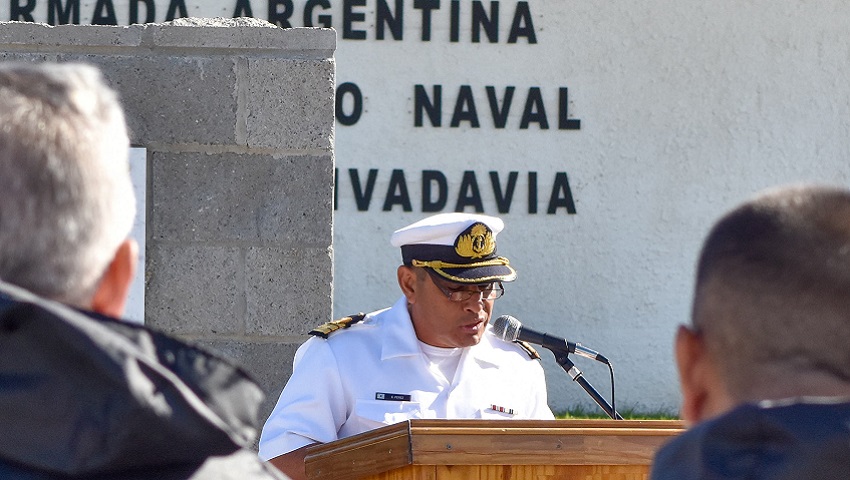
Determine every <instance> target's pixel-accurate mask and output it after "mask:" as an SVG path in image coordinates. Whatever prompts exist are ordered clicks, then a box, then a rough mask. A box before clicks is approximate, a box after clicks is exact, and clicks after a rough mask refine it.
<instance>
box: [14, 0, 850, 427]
mask: <svg viewBox="0 0 850 480" xmlns="http://www.w3.org/2000/svg"><path fill="white" fill-rule="evenodd" d="M113 3H114V5H115V10H116V16H117V18H118V22H119V23H125V22H126V19H127V18H128V6H127V5H128V2H126V1H115V2H113ZM155 3H156V6H157V11H156V18H155V21H163V20H165V12H166V10H167V8H168V5H169V1H162V0H157V1H156V2H155ZM237 3H239V2H237V0H217V1H205V2H201V1H200V0H196V1H189V0H187V1H186V2H185V5H186V6H187V10H188V13H189V14H190V15H201V16H217V15H225V16H230V15H232V14H233V12H234V11H235V6H236V5H237ZM245 3H247V4H250V5H251V7H252V10H253V11H252V13H253V14H254V16H256V17H259V18H269V13H268V11H267V5H268V2H266V1H262V2H261V1H257V0H253V1H251V2H242V4H243V5H244V4H245ZM284 3H285V2H281V3H280V4H279V5H280V6H281V8H282V6H283V4H284ZM306 3H307V2H306V1H305V0H293V1H292V4H293V15H292V16H291V18H290V20H291V22H292V25H293V26H303V25H304V22H303V21H302V15H303V13H304V7H305V5H306ZM355 3H357V1H356V0H355V1H349V2H344V1H342V0H327V1H326V3H325V4H323V5H326V6H327V10H323V8H324V7H323V6H322V5H320V6H318V7H317V8H316V10H314V11H313V15H312V18H313V21H314V22H318V21H319V19H318V15H320V14H321V15H330V17H331V24H332V26H333V27H335V28H336V29H337V31H338V38H339V45H338V49H337V54H336V62H337V83H338V85H341V84H344V83H353V84H356V86H357V88H358V89H359V91H360V92H361V93H362V95H363V104H362V109H363V110H362V115H361V116H360V118H359V120H358V121H357V122H356V123H354V124H353V125H350V126H345V125H342V124H340V123H338V124H337V129H336V155H337V158H336V161H337V166H338V168H339V169H340V176H339V179H338V201H339V203H338V205H339V206H338V210H337V211H336V216H335V226H334V228H335V239H334V250H335V279H334V280H335V281H334V288H335V292H334V309H335V314H336V315H337V316H341V315H344V314H348V313H352V312H356V311H369V310H372V309H376V308H381V307H384V306H388V305H390V304H391V303H392V302H393V301H394V300H395V299H396V298H397V296H398V295H399V290H398V287H397V286H396V284H395V269H396V266H397V265H398V263H399V262H400V254H399V253H398V252H397V251H395V250H394V249H393V248H392V247H391V246H390V245H389V236H390V234H391V233H392V231H393V230H394V229H396V228H399V227H401V226H404V225H406V224H408V223H410V222H412V221H415V220H417V219H419V218H421V217H423V216H424V215H426V213H423V212H422V211H421V199H420V192H421V185H420V184H419V183H420V182H419V178H420V174H421V171H422V170H438V171H440V172H442V173H443V174H445V176H446V178H447V179H448V180H449V194H448V199H449V200H448V205H447V208H446V210H452V209H453V204H454V201H455V200H456V199H457V197H458V190H459V184H460V179H461V177H462V174H463V172H464V171H466V170H471V171H474V172H475V174H476V177H477V180H478V185H479V187H480V189H481V198H482V202H483V205H484V210H485V213H489V214H496V213H497V211H496V207H495V200H494V196H493V193H492V189H491V188H490V183H489V179H488V172H490V171H496V172H498V173H499V175H500V177H501V178H502V180H503V181H504V179H505V178H506V177H507V175H508V173H509V172H511V171H517V172H519V174H520V175H519V180H518V183H517V186H516V193H515V199H514V202H513V205H512V207H511V209H510V212H509V213H506V214H504V215H502V217H503V218H504V219H505V222H506V224H507V229H506V231H505V232H503V233H502V234H501V235H500V236H499V250H500V252H501V253H503V254H505V255H507V256H508V257H509V258H511V260H512V263H513V264H514V265H515V266H516V268H517V270H518V271H519V274H520V276H519V279H518V280H517V282H515V283H514V284H512V285H510V287H509V290H508V293H507V294H506V296H505V297H504V298H503V299H501V300H499V301H498V303H497V307H496V312H495V315H500V314H503V313H509V314H512V315H514V316H516V317H517V318H519V319H520V320H521V321H523V322H524V324H526V325H528V326H530V327H532V328H535V329H538V330H544V331H548V332H549V333H552V334H558V335H561V336H565V337H567V338H568V339H569V340H571V341H579V342H582V343H584V344H586V345H588V346H590V347H592V348H595V349H597V350H599V351H601V352H603V353H604V354H605V355H607V356H608V357H609V358H610V359H611V360H612V361H613V363H614V365H615V366H616V386H617V405H618V406H619V408H621V409H622V408H626V407H632V408H637V409H638V410H657V409H667V410H675V409H676V408H677V405H678V401H679V396H678V385H677V381H676V376H675V369H674V367H673V363H672V335H673V332H674V330H675V327H676V325H677V324H678V323H680V322H684V321H687V319H688V316H689V304H690V300H691V288H692V282H693V280H692V277H693V270H694V264H695V260H696V256H697V253H698V250H699V246H700V243H701V241H702V238H703V237H704V235H705V233H706V232H707V230H708V229H709V227H710V226H711V223H712V222H713V221H714V220H716V219H717V218H718V217H719V216H720V215H721V214H722V213H723V212H724V211H725V210H727V209H728V208H730V207H732V206H733V205H735V204H737V203H739V202H740V201H742V200H743V199H745V198H746V197H748V196H750V195H751V194H753V193H754V192H755V191H757V190H759V189H761V188H764V187H767V186H772V185H776V184H779V183H786V182H797V181H827V182H831V183H837V184H843V185H847V184H848V178H850V167H848V160H847V151H848V149H850V138H848V131H850V128H848V127H850V89H848V85H850V67H848V63H850V37H848V36H847V35H846V25H847V24H848V21H850V4H847V3H845V2H842V1H837V0H826V1H821V2H806V1H802V0H789V1H785V2H772V1H767V0H749V1H730V0H719V1H715V2H696V1H687V2H674V1H663V0H648V1H645V2H640V3H638V4H635V3H623V2H603V1H595V0H582V1H576V0H531V1H529V2H527V3H524V2H519V1H516V0H499V1H498V2H494V3H491V2H489V1H487V2H483V3H482V5H483V6H484V7H485V9H488V11H489V8H490V6H491V5H492V4H498V5H499V10H500V22H499V27H498V32H499V41H498V43H490V42H489V41H488V40H487V39H486V38H485V39H483V40H482V41H481V42H479V43H473V42H472V41H471V38H470V37H471V28H470V12H471V8H472V7H471V5H472V2H471V1H469V0H464V1H463V2H461V3H458V5H459V6H460V16H459V26H460V28H459V34H460V35H459V41H458V42H451V41H449V38H450V32H449V30H450V28H451V25H452V15H451V13H450V12H451V7H452V3H453V2H451V1H450V0H442V1H441V2H440V4H441V8H440V9H439V10H432V13H431V26H432V28H431V40H430V41H422V39H421V31H422V28H421V26H422V18H423V15H422V10H417V9H415V8H414V2H413V0H404V1H403V10H404V24H403V25H404V26H403V39H401V40H393V39H392V36H391V35H390V32H389V30H386V31H385V34H386V37H387V39H385V40H378V39H376V33H375V32H376V30H375V25H376V14H375V11H376V7H377V6H378V5H379V3H380V2H379V0H363V1H362V2H359V3H363V4H364V5H363V6H360V5H356V4H355ZM388 3H390V4H391V5H390V6H391V7H393V8H394V5H395V4H394V1H393V2H388ZM523 3H524V4H525V5H527V6H528V8H529V12H530V18H531V20H532V23H533V28H534V33H535V36H536V43H534V44H529V42H528V39H527V37H520V39H519V41H518V43H516V44H508V43H506V39H507V35H508V32H509V31H510V26H511V21H512V19H513V16H514V12H515V10H516V8H517V6H518V5H520V4H523ZM47 4H48V2H47V0H35V12H36V14H37V16H39V15H40V16H41V18H36V20H39V19H40V20H42V21H44V19H45V18H46V15H47V14H46V13H44V12H46V9H47ZM94 4H95V2H94V1H82V2H81V11H82V12H83V18H82V20H81V22H82V23H88V22H90V21H91V13H89V14H88V15H89V16H88V17H86V16H85V15H86V12H87V11H88V12H91V11H92V10H93V8H94V7H93V5H94ZM346 5H348V6H349V8H350V12H351V13H352V14H354V15H355V17H349V18H353V21H351V22H349V25H348V27H350V30H355V31H363V32H365V37H366V38H365V39H363V40H354V39H349V38H345V33H344V32H345V29H346V25H345V22H344V16H345V15H344V10H345V8H346V7H345V6H346ZM142 8H143V7H142ZM8 9H9V4H8V3H6V4H2V5H0V18H9V10H8ZM280 11H281V10H280V9H278V14H279V13H280ZM39 12H42V13H39ZM360 14H362V15H363V17H362V19H360V18H359V17H356V15H360ZM87 18H88V19H87ZM415 85H424V86H425V88H426V90H427V91H428V92H429V93H431V92H432V86H433V85H441V86H442V88H443V115H442V124H443V126H442V127H439V128H436V127H432V126H430V123H429V122H427V121H426V122H425V126H422V127H416V126H414V117H415V112H414V110H415V109H414V99H413V98H414V88H415ZM462 85H469V86H470V88H471V92H472V94H473V98H474V101H475V106H476V108H477V112H478V116H479V119H480V127H479V128H472V127H471V125H470V122H461V124H460V126H459V127H457V128H452V127H449V126H448V125H449V123H450V120H451V117H452V112H453V110H454V106H455V101H456V99H457V96H458V92H459V90H460V88H461V86H462ZM486 86H493V87H495V88H496V92H497V93H498V95H499V96H501V95H502V94H503V92H504V91H505V87H507V86H514V87H516V93H515V98H514V102H513V104H512V107H511V111H510V115H509V117H508V121H507V126H506V128H504V129H497V128H495V127H494V125H493V122H492V120H491V118H490V116H489V113H488V112H489V106H488V101H487V95H486V90H485V87H486ZM531 87H539V89H540V92H541V95H542V99H543V101H544V106H545V108H546V110H547V116H548V120H549V122H550V128H549V129H548V130H542V129H541V128H539V124H534V123H533V124H531V126H530V128H528V129H526V130H522V129H520V128H518V124H519V122H520V117H521V114H522V107H523V105H524V102H525V99H526V96H527V94H528V91H529V88H531ZM561 87H567V88H568V89H569V106H568V112H569V117H570V118H571V119H580V120H581V128H580V129H579V130H559V129H558V128H557V114H556V110H557V107H558V100H557V99H558V92H559V89H560V88H561ZM344 100H345V101H344V102H343V109H342V110H343V113H346V114H350V112H351V111H352V109H353V105H352V103H351V97H350V96H345V97H344ZM466 107H467V110H468V107H469V105H468V104H466ZM352 168H353V169H358V171H359V173H360V178H361V180H364V181H365V176H366V174H367V171H368V170H369V169H372V168H374V169H378V172H379V173H378V178H377V182H376V185H375V187H374V194H373V198H372V201H371V205H370V208H369V209H368V210H367V211H358V210H357V207H356V204H355V200H354V195H353V193H352V185H351V182H350V180H349V177H348V173H347V172H348V169H352ZM393 169H400V170H402V171H403V172H404V174H405V176H406V180H407V183H406V184H407V187H408V188H409V192H410V198H411V203H412V205H411V206H412V211H410V212H405V211H402V208H401V207H400V206H395V207H394V208H392V209H391V211H388V212H385V211H383V210H382V208H381V207H382V204H383V202H384V197H385V194H386V191H387V187H388V185H389V178H390V173H391V171H392V170H393ZM527 172H536V173H537V176H538V190H539V191H538V196H539V198H538V213H536V214H530V213H528V202H527V200H526V195H527V194H526V192H527V190H528V188H527ZM558 172H565V173H566V174H567V175H568V178H569V185H570V187H571V192H572V195H573V198H574V201H575V207H576V214H574V215H571V214H567V213H566V211H565V209H564V208H561V209H558V211H557V213H556V214H554V215H549V214H546V206H547V202H548V197H549V192H550V189H551V187H552V180H553V178H554V177H555V174H556V173H558ZM467 211H469V210H467ZM544 362H545V365H546V368H547V373H548V380H549V389H550V397H551V404H552V406H553V408H554V409H556V410H562V409H565V408H567V407H568V406H572V405H576V404H581V405H586V406H589V407H593V404H592V402H591V401H590V399H589V398H588V397H587V395H585V393H584V392H583V391H582V390H581V389H580V388H579V387H578V386H577V385H574V384H573V382H572V381H570V379H569V377H568V376H567V375H566V374H565V373H564V372H562V371H560V369H559V367H557V365H555V363H554V361H553V360H552V359H551V356H548V355H547V356H544ZM576 364H577V365H578V367H579V368H580V369H582V370H583V371H584V373H585V377H586V378H587V379H588V380H589V381H590V382H591V383H592V384H594V385H595V386H596V387H597V389H598V390H600V392H601V393H602V394H603V395H605V396H606V397H607V398H610V390H609V382H608V377H607V372H606V371H605V370H604V368H603V367H602V366H600V365H597V364H594V363H592V362H591V361H589V360H585V359H581V358H579V359H577V360H576Z"/></svg>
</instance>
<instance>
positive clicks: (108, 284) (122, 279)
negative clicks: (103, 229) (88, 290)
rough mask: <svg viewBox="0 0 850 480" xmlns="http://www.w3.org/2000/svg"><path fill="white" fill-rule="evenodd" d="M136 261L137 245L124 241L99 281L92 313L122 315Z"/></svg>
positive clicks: (137, 258) (130, 240) (137, 259)
mask: <svg viewBox="0 0 850 480" xmlns="http://www.w3.org/2000/svg"><path fill="white" fill-rule="evenodd" d="M138 261H139V245H138V244H137V243H136V241H135V240H133V239H131V238H128V239H126V240H124V242H122V243H121V245H120V246H119V247H118V250H116V251H115V256H114V257H113V258H112V262H110V263H109V266H108V267H107V268H106V272H104V274H103V277H102V278H101V279H100V283H99V284H98V286H97V290H96V291H95V293H94V296H93V297H92V302H91V309H92V311H94V312H97V313H100V314H103V315H108V316H110V317H115V318H119V317H121V315H123V314H124V307H125V306H126V304H127V296H128V295H129V294H130V284H132V283H133V275H134V274H135V273H136V264H137V263H138Z"/></svg>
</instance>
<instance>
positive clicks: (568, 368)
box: [550, 349, 623, 420]
mask: <svg viewBox="0 0 850 480" xmlns="http://www.w3.org/2000/svg"><path fill="white" fill-rule="evenodd" d="M550 351H551V352H552V353H553V354H554V355H555V361H556V362H558V365H560V366H561V368H563V369H564V371H565V372H567V374H568V375H569V376H570V377H571V378H572V379H573V381H574V382H576V383H578V384H579V385H581V388H583V389H584V391H585V392H587V394H588V395H590V398H592V399H593V401H595V402H596V404H597V405H599V406H600V407H601V408H602V410H604V411H605V413H606V414H608V416H609V417H611V418H612V419H614V420H622V419H623V417H621V416H620V414H619V413H617V412H616V411H615V410H614V407H612V406H611V404H610V403H608V401H607V400H605V398H603V397H602V395H600V394H599V392H597V391H596V389H595V388H593V385H591V384H590V382H588V381H587V380H585V378H584V375H582V373H581V370H579V369H578V368H577V367H576V366H575V364H574V363H573V361H572V360H570V354H569V352H567V351H566V350H559V351H555V350H554V349H550Z"/></svg>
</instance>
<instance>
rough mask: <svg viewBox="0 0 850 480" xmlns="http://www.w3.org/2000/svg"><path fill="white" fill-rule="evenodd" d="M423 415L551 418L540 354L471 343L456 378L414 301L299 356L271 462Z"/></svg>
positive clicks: (270, 436)
mask: <svg viewBox="0 0 850 480" xmlns="http://www.w3.org/2000/svg"><path fill="white" fill-rule="evenodd" d="M414 418H449V419H458V418H482V419H552V418H554V417H553V415H552V411H551V410H550V409H549V407H548V405H547V397H546V383H545V379H544V374H543V368H542V367H541V365H540V363H539V361H537V360H534V359H531V358H530V357H529V355H528V353H527V352H525V351H524V350H523V349H522V348H521V347H520V346H519V345H517V344H514V343H509V342H505V341H503V340H501V339H499V338H497V337H496V336H495V335H494V334H493V333H492V332H491V331H490V328H489V325H488V328H487V332H486V333H485V335H483V337H482V339H481V342H479V343H478V344H477V345H474V346H472V347H467V348H464V351H463V353H462V356H461V359H460V364H459V365H458V369H457V372H456V373H455V376H454V380H453V381H452V382H451V383H449V382H447V381H446V380H445V378H444V377H443V376H442V375H441V374H440V373H439V372H438V371H437V370H436V367H434V370H433V371H432V370H430V369H429V362H428V359H427V357H426V356H425V355H424V354H423V353H422V351H421V349H420V347H419V342H418V340H417V338H416V333H415V331H414V329H413V324H412V322H411V320H410V315H409V314H408V312H407V300H406V298H405V297H401V298H400V299H399V300H398V301H397V302H396V303H395V305H393V306H392V307H391V308H389V309H385V310H380V311H377V312H373V313H370V314H369V315H367V316H366V318H365V319H364V320H363V321H362V322H360V323H358V324H355V325H353V326H351V327H350V328H348V329H345V330H339V331H337V332H335V333H332V334H331V335H330V337H329V338H328V339H327V340H325V339H322V338H316V337H314V338H311V339H310V340H308V341H307V342H305V343H304V344H303V345H302V346H301V347H300V348H299V349H298V351H297V352H296V354H295V363H294V369H293V373H292V377H291V378H290V379H289V382H288V383H287V385H286V387H285V388H284V390H283V392H282V393H281V395H280V399H279V400H278V403H277V405H276V406H275V408H274V411H272V413H271V415H270V416H269V419H268V420H267V422H266V424H265V427H264V428H263V433H262V436H261V438H260V457H261V458H263V459H264V460H268V459H271V458H274V457H277V456H279V455H282V454H284V453H287V452H290V451H292V450H296V449H298V448H301V447H303V446H305V445H308V444H310V443H314V442H322V443H326V442H330V441H333V440H337V439H339V438H344V437H348V436H351V435H354V434H357V433H361V432H364V431H367V430H371V429H374V428H378V427H381V426H384V425H389V424H393V423H398V422H402V421H405V420H408V419H414Z"/></svg>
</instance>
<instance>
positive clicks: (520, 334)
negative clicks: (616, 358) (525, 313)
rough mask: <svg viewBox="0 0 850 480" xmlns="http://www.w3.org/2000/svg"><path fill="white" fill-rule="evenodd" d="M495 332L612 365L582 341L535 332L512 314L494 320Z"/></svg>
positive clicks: (508, 339)
mask: <svg viewBox="0 0 850 480" xmlns="http://www.w3.org/2000/svg"><path fill="white" fill-rule="evenodd" d="M493 333H495V334H496V336H497V337H499V338H501V339H502V340H504V341H506V342H528V343H533V344H535V345H542V346H544V347H546V348H548V349H549V350H553V351H559V352H564V351H566V352H568V353H575V354H576V355H581V356H582V357H587V358H590V359H593V360H596V361H597V362H602V363H604V364H606V365H610V363H609V362H608V359H607V358H605V357H604V356H602V355H600V354H599V352H596V351H594V350H591V349H589V348H587V347H584V346H582V344H580V343H572V342H568V341H567V340H566V339H563V338H558V337H553V336H551V335H549V334H547V333H540V332H535V331H534V330H531V329H530V328H528V327H523V326H522V323H521V322H520V321H519V320H517V319H516V318H514V317H512V316H510V315H502V316H501V317H499V318H497V319H496V320H495V321H494V322H493Z"/></svg>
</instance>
